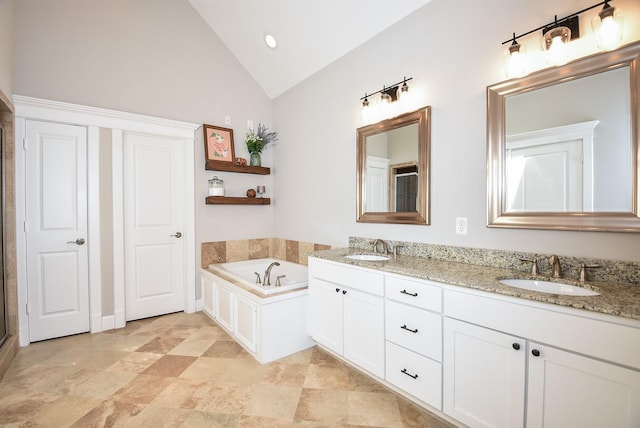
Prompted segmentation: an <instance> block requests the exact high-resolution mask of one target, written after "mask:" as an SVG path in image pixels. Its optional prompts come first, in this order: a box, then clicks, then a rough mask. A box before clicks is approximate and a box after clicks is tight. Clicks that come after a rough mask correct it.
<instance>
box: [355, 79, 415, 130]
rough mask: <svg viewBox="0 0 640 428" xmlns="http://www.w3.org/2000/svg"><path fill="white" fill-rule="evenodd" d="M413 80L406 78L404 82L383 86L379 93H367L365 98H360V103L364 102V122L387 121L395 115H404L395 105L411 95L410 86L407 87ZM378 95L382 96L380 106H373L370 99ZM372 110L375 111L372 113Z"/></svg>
mask: <svg viewBox="0 0 640 428" xmlns="http://www.w3.org/2000/svg"><path fill="white" fill-rule="evenodd" d="M411 79H413V77H407V76H404V78H403V79H402V81H400V82H398V83H394V84H392V85H389V86H386V85H383V86H382V89H380V90H379V91H376V92H372V93H368V92H365V93H364V97H362V98H360V101H362V119H363V122H367V121H368V119H371V118H373V117H376V118H380V119H385V118H387V117H390V116H391V115H393V113H403V112H397V111H396V110H397V109H396V108H394V107H395V105H394V104H395V102H396V101H398V100H399V99H401V98H403V97H405V96H406V95H407V94H408V93H409V85H407V82H408V81H409V80H411ZM400 85H402V86H400ZM376 94H380V102H379V104H378V105H371V104H370V101H369V97H371V96H374V95H376ZM372 110H375V111H374V112H372Z"/></svg>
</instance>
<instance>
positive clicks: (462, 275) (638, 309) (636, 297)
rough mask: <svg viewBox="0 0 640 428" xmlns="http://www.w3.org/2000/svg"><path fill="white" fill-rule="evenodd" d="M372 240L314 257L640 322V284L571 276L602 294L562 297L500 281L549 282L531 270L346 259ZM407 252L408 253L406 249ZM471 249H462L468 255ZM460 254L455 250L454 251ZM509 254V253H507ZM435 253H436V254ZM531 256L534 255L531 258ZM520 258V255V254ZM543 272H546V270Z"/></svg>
mask: <svg viewBox="0 0 640 428" xmlns="http://www.w3.org/2000/svg"><path fill="white" fill-rule="evenodd" d="M369 242H370V240H366V244H367V247H366V249H365V248H363V247H350V248H336V249H331V250H325V251H318V252H315V253H313V256H315V257H319V258H322V259H326V260H333V261H338V262H341V263H346V264H350V265H355V266H362V267H367V268H370V269H377V270H380V271H383V272H389V273H395V274H399V275H405V276H409V277H414V278H419V279H426V280H431V281H436V282H440V283H444V284H450V285H454V286H461V287H465V288H471V289H476V290H481V291H488V292H491V293H497V294H502V295H505V296H512V297H518V298H523V299H528V300H534V301H537V302H543V303H551V304H555V305H560V306H566V307H571V308H575V309H584V310H588V311H593V312H600V313H603V314H607V315H615V316H620V317H624V318H631V319H634V320H640V285H639V284H634V283H623V282H603V281H589V282H588V283H587V284H580V283H578V282H577V281H572V280H571V278H570V277H569V275H568V274H567V277H565V278H563V279H562V280H561V282H565V283H569V284H572V285H578V286H584V287H587V288H592V289H594V290H596V291H598V292H600V295H598V296H563V295H558V294H548V293H539V292H535V291H529V290H523V289H519V288H515V287H509V286H507V285H502V284H501V283H500V282H499V279H502V278H529V279H545V280H549V278H547V277H543V276H537V277H533V276H531V275H530V274H529V273H528V271H523V270H522V266H519V268H520V270H514V269H513V268H506V267H492V266H487V265H481V264H471V263H468V262H464V263H463V262H460V261H458V260H457V259H454V260H455V261H447V260H441V259H440V260H437V259H435V258H433V259H431V258H427V257H424V256H414V255H405V254H400V255H398V256H397V257H395V258H393V257H392V258H391V259H390V260H388V261H375V262H371V261H368V262H367V261H357V260H351V259H346V258H345V257H344V255H345V254H348V253H362V252H365V251H367V250H368V249H369V248H370V244H369ZM403 250H405V249H404V248H403ZM466 250H468V249H461V252H464V251H466ZM451 251H452V252H453V251H457V250H455V249H452V250H451ZM505 253H506V252H505ZM433 254H435V252H434V253H433ZM528 256H531V255H528ZM513 257H514V256H513V254H512V253H509V258H513ZM517 257H519V255H517ZM635 271H636V272H635V273H634V274H631V275H629V277H633V278H635V275H637V274H638V273H639V272H638V267H635ZM542 272H545V271H544V270H542Z"/></svg>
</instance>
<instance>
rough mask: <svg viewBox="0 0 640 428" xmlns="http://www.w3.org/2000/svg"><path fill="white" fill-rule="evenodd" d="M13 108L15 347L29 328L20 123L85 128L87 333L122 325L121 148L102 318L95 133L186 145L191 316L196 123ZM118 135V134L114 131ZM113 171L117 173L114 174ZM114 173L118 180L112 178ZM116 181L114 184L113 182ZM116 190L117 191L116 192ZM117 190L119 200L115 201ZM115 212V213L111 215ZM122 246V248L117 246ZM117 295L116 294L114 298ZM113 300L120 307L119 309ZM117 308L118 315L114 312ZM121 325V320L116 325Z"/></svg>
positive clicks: (27, 105)
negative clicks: (109, 301) (109, 288)
mask: <svg viewBox="0 0 640 428" xmlns="http://www.w3.org/2000/svg"><path fill="white" fill-rule="evenodd" d="M13 103H14V107H15V124H16V129H15V133H16V139H15V141H16V151H15V152H16V153H15V168H16V183H15V191H16V232H17V233H16V250H17V283H18V329H19V339H20V345H21V346H26V345H28V344H29V323H28V317H27V311H26V303H27V283H26V277H27V276H26V240H25V234H24V222H25V221H26V213H25V199H26V194H25V190H26V187H25V156H24V151H23V150H22V149H21V143H20V142H21V141H22V140H23V138H24V131H25V120H26V119H33V120H43V121H50V122H58V123H68V124H74V125H80V126H86V127H87V128H88V141H87V142H88V163H87V167H88V168H89V172H88V198H89V201H90V203H89V235H88V237H89V242H88V245H89V295H90V314H91V317H90V319H91V332H99V331H102V329H103V328H102V324H103V323H104V322H105V321H107V323H106V324H107V325H109V324H112V322H111V319H112V318H115V327H116V328H118V327H123V326H124V323H125V321H124V288H122V287H124V260H122V263H121V264H118V263H119V260H118V257H119V256H122V255H123V254H124V251H120V248H122V250H124V246H121V247H118V246H117V245H118V243H119V242H118V239H121V238H122V237H123V236H124V235H123V233H122V234H120V235H118V231H119V226H120V227H121V230H122V232H124V227H123V225H122V224H121V225H118V222H122V218H121V217H122V213H123V208H124V205H123V199H122V196H123V194H122V185H123V183H122V167H123V165H122V147H121V146H120V147H119V148H118V147H117V143H116V141H115V140H114V143H113V153H112V155H113V173H114V178H113V185H114V190H113V193H114V195H113V196H114V199H113V209H114V216H113V218H114V224H113V231H114V236H113V238H114V314H113V315H107V316H104V314H102V284H101V281H100V278H101V271H100V241H99V240H100V228H99V225H100V213H99V204H98V203H97V201H98V198H99V171H100V170H99V155H98V147H99V128H109V129H113V130H126V131H131V132H140V133H145V134H151V135H160V136H168V137H177V138H183V139H184V140H185V142H188V143H189V144H186V146H187V147H186V150H185V155H186V165H185V175H186V177H185V196H186V203H185V232H186V233H185V240H186V252H185V265H186V269H185V275H186V278H185V285H186V286H185V293H186V299H185V304H186V306H185V311H186V312H194V311H195V310H196V304H195V287H196V285H195V276H196V266H195V260H196V259H195V189H194V156H195V154H194V153H195V152H194V144H195V142H194V139H195V138H194V132H195V131H196V129H198V128H199V127H200V125H199V124H194V123H188V122H180V121H175V120H168V119H163V118H156V117H153V116H145V115H140V114H133V113H127V112H121V111H116V110H109V109H102V108H97V107H89V106H82V105H77V104H70V103H63V102H59V101H51V100H44V99H39V98H32V97H25V96H21V95H14V96H13ZM118 132H120V133H122V131H118ZM116 134H117V132H116ZM118 168H119V169H118ZM118 173H119V174H120V175H118ZM118 180H120V181H119V182H118ZM116 185H117V186H116ZM118 186H119V187H118ZM117 189H120V192H121V193H120V196H121V197H120V199H118V198H116V194H117V192H118V190H117ZM118 209H119V211H117V210H118ZM122 244H124V243H123V242H122ZM120 292H122V295H120ZM119 299H121V300H122V305H119ZM120 309H121V311H122V312H121V313H119V310H120ZM120 320H121V321H120Z"/></svg>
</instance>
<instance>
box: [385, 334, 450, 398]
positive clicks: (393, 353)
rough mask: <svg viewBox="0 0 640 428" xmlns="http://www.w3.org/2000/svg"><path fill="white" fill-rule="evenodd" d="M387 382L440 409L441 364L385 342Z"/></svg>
mask: <svg viewBox="0 0 640 428" xmlns="http://www.w3.org/2000/svg"><path fill="white" fill-rule="evenodd" d="M386 373H387V377H386V379H387V382H389V383H391V384H393V385H395V386H397V387H398V388H400V389H402V390H403V391H406V392H408V393H409V394H411V395H413V396H414V397H416V398H418V399H420V400H422V401H424V402H425V403H427V404H429V405H431V406H433V407H435V408H437V409H438V410H442V392H441V391H442V390H441V386H442V365H441V364H440V363H437V362H435V361H433V360H430V359H429V358H426V357H423V356H422V355H419V354H416V353H415V352H411V351H409V350H408V349H404V348H402V347H400V346H398V345H396V344H394V343H392V342H387V364H386Z"/></svg>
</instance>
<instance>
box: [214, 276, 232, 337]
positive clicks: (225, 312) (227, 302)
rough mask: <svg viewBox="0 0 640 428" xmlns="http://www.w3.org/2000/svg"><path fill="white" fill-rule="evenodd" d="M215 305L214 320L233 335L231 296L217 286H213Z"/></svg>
mask: <svg viewBox="0 0 640 428" xmlns="http://www.w3.org/2000/svg"><path fill="white" fill-rule="evenodd" d="M215 305H216V306H215V308H216V320H217V321H218V323H220V325H222V326H223V327H224V328H226V329H227V330H228V331H229V332H230V333H233V294H232V293H231V291H230V290H228V289H227V288H225V287H223V286H221V285H219V284H216V286H215Z"/></svg>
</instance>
